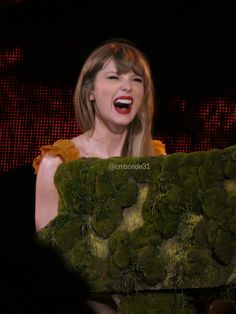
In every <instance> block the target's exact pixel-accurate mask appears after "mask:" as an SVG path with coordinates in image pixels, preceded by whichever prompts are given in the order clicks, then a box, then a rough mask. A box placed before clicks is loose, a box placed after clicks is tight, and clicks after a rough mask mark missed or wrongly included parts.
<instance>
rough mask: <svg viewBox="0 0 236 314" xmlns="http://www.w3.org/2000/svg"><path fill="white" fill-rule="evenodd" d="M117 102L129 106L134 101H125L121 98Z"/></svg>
mask: <svg viewBox="0 0 236 314" xmlns="http://www.w3.org/2000/svg"><path fill="white" fill-rule="evenodd" d="M115 102H119V103H122V104H127V105H129V104H131V103H132V100H131V99H125V98H119V99H116V101H115Z"/></svg>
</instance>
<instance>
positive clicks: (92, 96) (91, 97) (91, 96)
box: [89, 92, 95, 101]
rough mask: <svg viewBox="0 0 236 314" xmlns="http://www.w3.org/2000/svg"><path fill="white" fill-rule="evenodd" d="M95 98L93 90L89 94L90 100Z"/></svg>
mask: <svg viewBox="0 0 236 314" xmlns="http://www.w3.org/2000/svg"><path fill="white" fill-rule="evenodd" d="M94 99H95V98H94V95H93V92H91V93H90V94H89V100H90V101H92V100H94Z"/></svg>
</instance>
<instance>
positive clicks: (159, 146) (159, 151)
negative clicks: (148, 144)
mask: <svg viewBox="0 0 236 314" xmlns="http://www.w3.org/2000/svg"><path fill="white" fill-rule="evenodd" d="M152 144H153V149H154V153H155V155H166V147H165V144H163V143H162V142H161V141H159V140H152Z"/></svg>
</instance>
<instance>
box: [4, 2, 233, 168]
mask: <svg viewBox="0 0 236 314" xmlns="http://www.w3.org/2000/svg"><path fill="white" fill-rule="evenodd" d="M0 23H1V24H0V32H1V33H0V34H1V40H0V88H1V94H0V119H1V120H0V121H1V128H0V132H1V133H0V135H1V138H0V145H1V147H2V150H1V152H0V153H1V155H0V157H1V166H0V171H1V172H2V171H8V170H10V169H16V168H18V167H20V166H24V165H26V164H31V163H32V160H33V159H34V158H35V157H36V156H37V155H38V153H39V147H40V146H41V145H45V144H51V143H53V142H54V141H55V140H57V139H59V138H71V137H73V136H75V135H76V134H78V133H79V132H80V129H79V126H77V125H76V121H75V117H74V109H73V93H74V88H75V85H76V81H77V78H78V75H79V71H80V69H81V66H82V64H83V62H84V61H85V59H86V57H87V56H88V54H89V53H90V52H91V51H92V50H93V49H94V48H95V47H96V46H97V45H99V44H100V43H101V42H103V41H105V40H108V39H111V38H126V39H128V40H130V41H132V42H133V43H134V44H135V45H136V46H137V47H138V48H140V49H141V50H143V52H144V53H145V54H146V55H147V57H148V59H149V61H150V64H151V68H152V72H153V79H154V83H155V92H156V113H155V117H154V126H153V137H154V138H158V139H161V140H162V141H163V142H164V143H165V144H166V149H167V152H168V153H173V152H179V151H184V152H191V151H196V150H207V149H211V148H223V147H225V146H229V145H232V144H234V143H235V137H236V110H235V106H236V103H235V98H236V88H235V87H236V58H235V55H236V45H235V31H236V27H235V17H234V9H233V7H232V5H230V2H227V1H225V2H224V3H219V4H216V3H214V2H211V1H205V2H204V3H203V2H201V1H197V2H193V3H189V2H188V1H178V3H176V2H175V1H173V2H171V1H165V3H164V4H163V3H162V4H160V3H155V4H154V3H152V1H146V2H145V3H137V1H126V2H124V1H120V2H107V1H99V2H98V1H96V2H89V1H88V2H83V3H82V2H74V1H46V0H2V1H1V2H0Z"/></svg>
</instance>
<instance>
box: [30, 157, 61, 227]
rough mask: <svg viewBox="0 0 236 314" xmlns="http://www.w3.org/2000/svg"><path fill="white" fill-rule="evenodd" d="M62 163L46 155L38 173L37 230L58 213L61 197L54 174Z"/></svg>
mask: <svg viewBox="0 0 236 314" xmlns="http://www.w3.org/2000/svg"><path fill="white" fill-rule="evenodd" d="M61 163H62V160H61V158H60V157H54V156H50V155H49V154H46V155H45V156H44V157H43V159H42V161H41V162H40V166H39V169H38V173H37V178H36V196H35V228H36V231H39V230H40V229H42V228H43V227H45V226H46V225H47V224H48V223H49V222H50V221H51V220H52V219H53V218H54V217H55V216H56V215H57V212H58V200H59V195H58V192H57V189H56V187H55V184H54V174H55V172H56V170H57V168H58V166H59V165H60V164H61Z"/></svg>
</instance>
